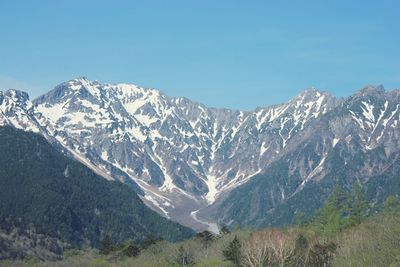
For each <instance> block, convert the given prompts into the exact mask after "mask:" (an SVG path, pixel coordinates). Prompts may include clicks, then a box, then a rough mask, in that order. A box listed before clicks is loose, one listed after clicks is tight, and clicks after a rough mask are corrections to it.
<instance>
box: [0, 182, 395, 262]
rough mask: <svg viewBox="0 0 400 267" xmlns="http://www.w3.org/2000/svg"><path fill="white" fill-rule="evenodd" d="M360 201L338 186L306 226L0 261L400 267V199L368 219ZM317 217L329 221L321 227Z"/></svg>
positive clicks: (390, 199)
mask: <svg viewBox="0 0 400 267" xmlns="http://www.w3.org/2000/svg"><path fill="white" fill-rule="evenodd" d="M355 186H357V185H355ZM354 198H357V199H359V200H360V201H355V199H354ZM350 200H351V202H349V201H350ZM360 203H361V204H362V203H363V201H362V192H360V191H358V189H356V188H355V189H354V188H353V190H352V191H351V192H346V191H344V190H341V189H340V188H337V189H336V190H335V192H334V193H333V194H332V195H331V197H330V198H329V200H328V201H327V202H326V204H325V206H324V207H322V208H321V210H320V211H319V212H318V213H317V214H316V216H315V217H314V218H312V219H311V220H309V222H308V223H306V225H304V226H293V227H290V228H286V229H282V228H281V229H263V230H240V229H239V230H236V231H233V232H230V231H225V232H224V233H222V232H221V234H220V235H213V234H211V233H210V232H207V231H205V232H202V233H199V234H197V235H196V236H195V237H193V238H191V239H188V240H186V241H181V242H177V243H170V242H168V241H164V240H155V239H153V238H152V237H148V238H146V239H147V241H146V242H144V243H143V244H142V245H141V244H136V243H134V242H132V241H128V242H125V243H122V244H119V245H114V244H110V243H109V241H107V239H108V237H105V238H104V239H105V240H103V242H104V248H107V249H109V251H108V253H107V254H105V253H103V251H94V250H90V251H81V252H77V251H72V252H69V253H68V256H67V255H66V256H65V257H64V259H63V260H61V261H57V262H35V261H32V259H31V258H27V260H25V261H16V262H10V261H7V262H0V266H21V267H24V266H58V267H64V266H107V267H108V266H133V267H134V266H138V267H146V266H148V267H150V266H151V267H154V266H163V267H164V266H166V267H168V266H170V267H173V266H174V267H177V266H192V267H200V266H204V267H206V266H207V267H213V266H222V267H235V266H236V267H237V266H242V267H256V266H260V267H261V266H282V267H283V266H284V267H294V266H297V267H301V266H303V267H305V266H307V267H319V266H333V267H336V266H337V267H342V266H344V267H347V266H348V267H350V266H351V267H358V266H360V267H362V266H369V267H374V266H377V267H381V266H389V267H395V266H400V265H399V264H400V257H399V255H400V201H399V200H398V198H396V197H394V196H390V197H388V199H387V200H386V202H385V203H384V204H383V205H382V206H380V207H375V209H374V210H375V211H379V212H378V213H375V212H374V213H373V215H372V216H368V217H367V214H368V211H370V210H372V209H371V208H369V207H368V206H366V205H364V204H362V205H360ZM332 207H333V208H332ZM359 207H362V208H363V209H357V208H359ZM359 214H362V216H359V217H358V215H359ZM327 218H328V220H327ZM358 218H361V220H360V221H359V220H358ZM321 221H323V222H327V223H325V224H324V226H323V227H322V228H321ZM321 229H322V230H321ZM103 242H102V244H103ZM102 247H103V246H102ZM102 250H103V249H102ZM131 250H132V251H133V253H131Z"/></svg>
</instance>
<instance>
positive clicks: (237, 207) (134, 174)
mask: <svg viewBox="0 0 400 267" xmlns="http://www.w3.org/2000/svg"><path fill="white" fill-rule="evenodd" d="M16 95H23V96H25V95H26V94H23V93H22V92H16V91H15V92H14V91H8V92H6V93H4V94H3V100H1V96H0V111H1V113H0V118H1V116H3V119H0V123H2V122H1V121H3V124H10V125H14V126H15V127H18V128H22V129H26V130H31V131H36V132H39V133H41V134H42V135H44V136H45V137H46V138H47V139H48V140H49V141H50V142H52V144H54V145H56V146H58V147H59V148H61V149H62V150H64V151H66V152H67V153H69V154H70V155H71V156H73V157H75V158H76V159H77V160H79V161H81V162H82V163H84V164H85V165H87V166H88V167H90V168H91V169H92V170H94V171H95V172H96V173H97V174H99V175H101V176H103V177H105V178H106V179H108V180H119V181H122V182H124V183H126V184H128V185H130V187H132V188H134V189H135V190H136V192H138V193H139V195H140V197H141V198H142V200H143V201H144V202H145V203H146V204H147V205H148V206H149V207H152V208H153V209H154V210H156V211H157V212H159V213H160V214H162V215H163V216H165V217H167V218H171V219H173V220H175V221H178V222H180V223H182V224H184V225H187V226H190V227H192V228H194V229H196V230H202V229H205V228H210V229H212V228H213V227H215V225H213V224H210V223H208V222H207V221H210V222H212V221H214V222H215V221H219V222H223V223H227V224H234V223H245V224H251V225H256V226H257V225H276V224H282V223H288V222H290V221H291V220H292V217H293V212H294V211H295V210H297V209H299V208H300V204H298V205H296V201H299V202H298V203H300V202H301V203H302V209H305V211H306V213H310V212H311V211H312V210H313V209H314V207H317V206H319V205H320V203H321V201H322V200H323V199H324V197H325V196H326V194H327V193H328V192H329V190H330V189H331V185H332V184H334V183H340V184H343V186H350V184H351V183H352V182H354V181H355V180H360V181H361V182H362V183H363V185H365V190H369V191H371V190H372V189H371V190H370V189H369V187H368V185H367V184H368V182H369V181H370V179H373V177H379V176H380V175H386V171H387V170H389V169H390V168H391V166H392V165H393V164H394V162H395V161H396V160H397V157H398V155H399V142H400V136H399V127H400V123H399V120H400V118H399V114H400V110H399V105H400V97H399V95H400V91H399V90H393V91H390V92H387V91H385V90H384V89H383V87H381V86H367V87H365V88H364V89H363V90H361V91H359V92H356V93H355V94H354V95H352V96H350V97H349V98H346V99H337V98H335V97H334V96H332V95H330V94H329V93H326V92H320V91H318V90H315V89H313V88H311V89H307V90H305V91H303V92H302V93H300V94H299V95H298V96H297V97H295V98H294V99H292V100H290V101H289V102H287V103H284V104H279V105H274V106H270V107H264V108H257V109H255V110H253V111H238V110H230V109H215V108H209V107H206V106H204V105H202V104H199V103H196V102H193V101H190V100H189V99H186V98H181V97H179V98H172V97H168V96H167V95H165V94H163V93H162V92H160V91H157V90H155V89H146V88H141V87H138V86H135V85H131V84H107V83H105V84H101V83H99V82H96V81H90V80H88V79H86V78H77V79H74V80H70V81H67V82H64V83H62V84H60V85H58V86H57V87H55V88H54V89H53V90H52V91H50V92H48V93H47V94H44V95H43V96H41V97H39V98H37V99H35V100H33V101H32V103H31V102H30V101H29V100H28V98H27V96H26V97H20V98H18V97H16ZM378 152H379V153H378ZM374 179H375V178H374ZM385 179H389V180H392V181H395V179H394V178H393V177H392V176H390V178H389V177H388V178H385ZM382 182H384V181H382ZM376 183H377V184H379V183H380V182H379V181H378V180H377V181H376ZM385 192H386V191H385ZM385 192H383V193H382V192H381V193H378V192H373V190H372V191H371V196H370V199H371V201H379V194H381V195H384V194H386V193H385ZM290 203H293V207H292V208H290V209H287V208H285V207H286V206H288V205H291V204H290ZM307 207H309V209H308V208H307ZM302 209H300V210H302ZM283 211H286V213H287V214H289V215H279V214H281V213H282V212H283ZM286 213H285V214H286ZM282 214H283V213H282ZM278 217H279V218H280V219H279V218H278Z"/></svg>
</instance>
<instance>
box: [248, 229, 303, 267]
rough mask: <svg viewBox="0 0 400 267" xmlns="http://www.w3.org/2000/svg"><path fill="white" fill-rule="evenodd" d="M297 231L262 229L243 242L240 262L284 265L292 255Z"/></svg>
mask: <svg viewBox="0 0 400 267" xmlns="http://www.w3.org/2000/svg"><path fill="white" fill-rule="evenodd" d="M297 236H298V235H297V233H296V232H295V231H294V230H290V231H278V230H262V231H257V232H255V233H253V234H252V235H251V236H250V238H249V239H248V240H247V241H246V242H244V243H243V246H242V250H241V264H242V265H243V266H246V267H263V266H285V264H286V263H287V262H288V261H289V260H290V258H291V257H292V256H293V255H294V252H295V248H296V238H297Z"/></svg>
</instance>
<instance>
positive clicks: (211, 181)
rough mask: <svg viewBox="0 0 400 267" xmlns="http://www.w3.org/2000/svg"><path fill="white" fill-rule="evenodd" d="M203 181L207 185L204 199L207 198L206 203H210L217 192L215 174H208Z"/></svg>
mask: <svg viewBox="0 0 400 267" xmlns="http://www.w3.org/2000/svg"><path fill="white" fill-rule="evenodd" d="M204 182H205V183H206V185H207V187H208V192H207V194H206V195H205V199H206V200H207V202H208V204H212V203H213V202H214V201H215V198H216V195H217V194H218V189H217V178H216V177H215V175H208V176H207V179H206V180H204Z"/></svg>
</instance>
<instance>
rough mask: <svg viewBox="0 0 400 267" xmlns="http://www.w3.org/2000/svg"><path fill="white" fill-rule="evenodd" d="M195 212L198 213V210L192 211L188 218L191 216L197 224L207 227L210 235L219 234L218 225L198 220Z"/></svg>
mask: <svg viewBox="0 0 400 267" xmlns="http://www.w3.org/2000/svg"><path fill="white" fill-rule="evenodd" d="M197 212H199V210H195V211H192V212H191V213H190V216H191V217H192V218H193V219H194V220H195V221H197V222H199V223H201V224H205V225H207V226H208V231H210V232H212V233H214V234H219V228H218V224H216V223H211V222H207V221H203V220H200V219H199V218H197Z"/></svg>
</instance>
